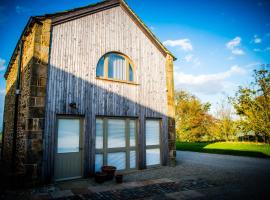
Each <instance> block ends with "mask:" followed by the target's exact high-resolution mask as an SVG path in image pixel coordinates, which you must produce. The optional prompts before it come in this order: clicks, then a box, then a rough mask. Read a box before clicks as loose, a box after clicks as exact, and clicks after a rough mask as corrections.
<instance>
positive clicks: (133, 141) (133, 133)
mask: <svg viewBox="0 0 270 200" xmlns="http://www.w3.org/2000/svg"><path fill="white" fill-rule="evenodd" d="M135 136H136V123H135V120H130V121H129V138H130V139H129V145H130V146H131V147H135V145H136V137H135Z"/></svg>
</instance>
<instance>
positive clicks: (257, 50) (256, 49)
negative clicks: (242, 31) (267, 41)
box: [253, 48, 262, 52]
mask: <svg viewBox="0 0 270 200" xmlns="http://www.w3.org/2000/svg"><path fill="white" fill-rule="evenodd" d="M253 51H255V52H260V51H262V50H261V49H258V48H255V49H253Z"/></svg>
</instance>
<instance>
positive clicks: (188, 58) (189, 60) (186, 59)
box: [184, 54, 193, 62]
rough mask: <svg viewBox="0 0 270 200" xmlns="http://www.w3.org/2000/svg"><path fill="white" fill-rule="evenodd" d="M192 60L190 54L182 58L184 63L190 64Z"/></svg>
mask: <svg viewBox="0 0 270 200" xmlns="http://www.w3.org/2000/svg"><path fill="white" fill-rule="evenodd" d="M192 58H193V55H192V54H188V55H186V56H185V57H184V60H185V61H186V62H191V61H192Z"/></svg>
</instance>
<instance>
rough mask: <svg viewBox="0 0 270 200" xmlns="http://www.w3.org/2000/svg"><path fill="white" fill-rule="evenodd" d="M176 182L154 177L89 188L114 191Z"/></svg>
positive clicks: (95, 190) (91, 189)
mask: <svg viewBox="0 0 270 200" xmlns="http://www.w3.org/2000/svg"><path fill="white" fill-rule="evenodd" d="M171 182H174V181H172V180H170V179H168V178H161V179H153V180H146V181H134V182H123V183H121V184H116V185H113V186H108V185H104V186H102V185H101V186H90V187H88V190H89V191H90V192H93V193H94V192H105V191H113V190H121V189H129V188H134V187H142V186H147V185H153V184H159V183H171Z"/></svg>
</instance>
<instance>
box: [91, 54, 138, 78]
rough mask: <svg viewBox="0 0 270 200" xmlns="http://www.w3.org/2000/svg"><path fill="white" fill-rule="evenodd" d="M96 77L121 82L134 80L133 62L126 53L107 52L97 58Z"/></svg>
mask: <svg viewBox="0 0 270 200" xmlns="http://www.w3.org/2000/svg"><path fill="white" fill-rule="evenodd" d="M96 77H98V78H102V79H108V80H115V81H121V82H122V81H123V82H129V83H135V82H136V80H135V77H136V76H135V67H134V64H133V62H132V61H131V59H129V58H128V57H127V56H126V55H124V54H121V53H118V52H110V53H107V54H105V55H104V56H102V57H101V58H100V59H99V61H98V64H97V68H96Z"/></svg>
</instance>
